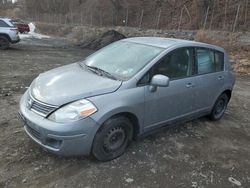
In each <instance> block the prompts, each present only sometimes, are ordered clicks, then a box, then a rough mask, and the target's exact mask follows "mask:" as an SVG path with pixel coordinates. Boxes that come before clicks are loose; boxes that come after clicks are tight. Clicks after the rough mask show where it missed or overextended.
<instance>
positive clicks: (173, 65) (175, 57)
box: [138, 48, 194, 85]
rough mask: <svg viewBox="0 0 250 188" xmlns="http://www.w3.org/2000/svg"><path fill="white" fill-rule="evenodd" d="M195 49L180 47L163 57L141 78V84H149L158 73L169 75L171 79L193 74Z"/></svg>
mask: <svg viewBox="0 0 250 188" xmlns="http://www.w3.org/2000/svg"><path fill="white" fill-rule="evenodd" d="M193 64H194V49H193V48H179V49H176V50H174V51H172V52H170V53H168V54H167V55H166V56H165V57H163V58H162V59H161V60H160V61H159V62H158V63H156V64H155V65H154V66H153V67H152V68H151V70H150V71H149V72H148V73H147V74H146V75H145V76H144V77H142V79H141V80H140V82H139V83H138V84H139V85H145V84H148V83H149V82H150V80H151V78H152V77H153V76H154V75H156V74H161V75H164V76H168V77H169V78H170V80H174V79H179V78H185V77H188V76H191V75H192V74H193Z"/></svg>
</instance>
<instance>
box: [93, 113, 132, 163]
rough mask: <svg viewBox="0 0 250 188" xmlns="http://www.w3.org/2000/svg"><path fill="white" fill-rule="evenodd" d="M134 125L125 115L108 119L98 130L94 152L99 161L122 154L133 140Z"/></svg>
mask: <svg viewBox="0 0 250 188" xmlns="http://www.w3.org/2000/svg"><path fill="white" fill-rule="evenodd" d="M132 135H133V125H132V123H131V121H130V120H129V119H128V118H126V117H123V116H118V117H114V118H111V119H109V120H107V121H106V122H105V123H104V124H103V125H102V127H101V128H100V129H99V130H98V131H97V133H96V135H95V138H94V142H93V147H92V154H93V155H94V157H95V158H96V159H97V160H99V161H109V160H112V159H115V158H117V157H119V156H120V155H122V154H123V153H124V152H125V150H126V148H127V146H128V144H129V142H130V141H131V140H132Z"/></svg>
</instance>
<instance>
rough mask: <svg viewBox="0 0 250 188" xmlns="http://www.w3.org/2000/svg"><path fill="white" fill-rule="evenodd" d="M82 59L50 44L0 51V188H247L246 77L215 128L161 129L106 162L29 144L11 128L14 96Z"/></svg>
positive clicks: (249, 104)
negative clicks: (39, 78) (48, 73)
mask: <svg viewBox="0 0 250 188" xmlns="http://www.w3.org/2000/svg"><path fill="white" fill-rule="evenodd" d="M89 53H91V52H90V51H86V50H82V49H79V48H75V47H73V46H71V45H69V44H68V43H67V42H66V41H64V40H62V39H56V38H45V39H36V38H25V39H24V40H23V41H22V42H21V43H20V44H18V45H15V46H13V47H12V48H11V49H9V50H7V51H0V65H1V68H0V80H1V82H0V143H1V144H0V187H20V188H21V187H25V188H26V187H89V188H90V187H115V188H117V187H138V188H139V187H185V188H186V187H226V188H228V187H250V147H249V144H250V116H249V109H250V77H240V76H238V77H237V82H236V86H235V90H234V92H233V96H232V100H231V102H230V104H229V106H228V109H227V111H226V114H225V116H224V118H223V119H222V120H220V121H218V122H211V121H209V120H208V119H207V118H201V119H198V120H194V121H192V122H187V123H183V124H178V125H173V126H170V127H165V128H163V129H160V130H158V131H157V132H155V133H154V134H152V135H150V136H148V137H146V138H143V139H139V140H137V141H135V142H133V143H132V144H131V146H130V147H129V148H128V151H127V152H126V153H125V154H124V155H123V156H121V157H120V158H118V159H116V160H113V161H110V162H105V163H101V162H97V161H95V160H94V159H92V158H91V157H88V158H86V157H78V158H62V157H58V156H55V155H53V154H50V153H48V152H46V151H44V150H43V149H42V148H40V147H39V146H38V145H37V144H35V143H33V142H32V141H31V140H30V139H29V138H28V136H27V135H26V134H25V132H24V130H23V127H22V123H21V122H20V121H19V120H18V116H17V112H18V102H19V100H20V97H21V95H22V94H23V93H24V91H25V89H26V87H28V86H29V84H30V83H31V81H32V80H33V79H34V78H35V77H36V76H37V75H38V74H39V73H41V72H44V71H46V70H49V69H52V68H54V67H58V66H61V65H64V64H69V63H73V62H75V61H78V60H81V59H83V58H84V57H85V56H86V55H87V54H89Z"/></svg>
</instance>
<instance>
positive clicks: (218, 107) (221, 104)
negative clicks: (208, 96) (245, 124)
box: [209, 93, 229, 121]
mask: <svg viewBox="0 0 250 188" xmlns="http://www.w3.org/2000/svg"><path fill="white" fill-rule="evenodd" d="M228 101H229V98H228V96H227V94H225V93H223V94H221V95H220V96H219V97H218V99H217V100H216V102H215V105H214V107H213V110H212V112H211V114H210V116H209V117H210V119H211V120H213V121H217V120H220V119H221V118H222V117H223V115H224V112H225V111H226V109H227V104H228Z"/></svg>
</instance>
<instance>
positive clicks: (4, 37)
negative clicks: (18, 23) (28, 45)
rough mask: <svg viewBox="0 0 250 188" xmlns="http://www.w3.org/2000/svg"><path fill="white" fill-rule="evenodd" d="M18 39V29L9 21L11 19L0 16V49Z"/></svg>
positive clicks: (5, 47) (7, 46) (16, 41)
mask: <svg viewBox="0 0 250 188" xmlns="http://www.w3.org/2000/svg"><path fill="white" fill-rule="evenodd" d="M19 41H20V37H19V35H18V29H17V28H16V27H15V26H14V25H13V24H12V23H11V19H8V18H0V50H5V49H7V48H9V46H10V44H15V43H18V42H19Z"/></svg>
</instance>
